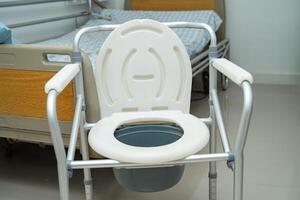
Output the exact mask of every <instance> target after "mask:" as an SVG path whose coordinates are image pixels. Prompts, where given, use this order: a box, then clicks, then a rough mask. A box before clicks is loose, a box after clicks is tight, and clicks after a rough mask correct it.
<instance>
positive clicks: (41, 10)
mask: <svg viewBox="0 0 300 200" xmlns="http://www.w3.org/2000/svg"><path fill="white" fill-rule="evenodd" d="M87 9H88V4H87V3H86V4H80V5H70V3H66V2H53V3H41V4H34V5H23V6H13V7H0V21H1V22H2V23H4V24H6V25H11V24H15V23H20V22H28V21H32V20H38V19H47V18H49V17H50V18H51V17H61V16H65V15H70V14H78V13H80V12H82V11H86V10H87ZM77 22H78V23H79V24H82V23H83V22H84V19H82V18H81V19H79V20H78V21H77ZM75 28H76V19H75V18H71V19H65V20H60V21H55V22H50V23H44V24H38V25H31V26H25V27H20V28H14V29H12V33H13V36H14V37H15V38H17V39H18V40H20V41H21V42H33V41H39V40H43V39H47V38H52V37H56V36H59V35H63V34H65V33H67V32H70V31H72V30H74V29H75Z"/></svg>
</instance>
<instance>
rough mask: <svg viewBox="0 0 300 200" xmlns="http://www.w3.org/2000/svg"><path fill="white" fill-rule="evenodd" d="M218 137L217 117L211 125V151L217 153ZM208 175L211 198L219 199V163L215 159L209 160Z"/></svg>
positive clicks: (213, 199) (212, 199)
mask: <svg viewBox="0 0 300 200" xmlns="http://www.w3.org/2000/svg"><path fill="white" fill-rule="evenodd" d="M213 118H214V117H213ZM216 139H217V138H216V125H215V119H212V124H211V127H210V141H209V153H216V151H217V145H216V143H217V140H216ZM208 177H209V200H217V163H216V162H215V161H211V162H209V174H208Z"/></svg>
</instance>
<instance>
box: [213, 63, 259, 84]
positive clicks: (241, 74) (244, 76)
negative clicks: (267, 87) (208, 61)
mask: <svg viewBox="0 0 300 200" xmlns="http://www.w3.org/2000/svg"><path fill="white" fill-rule="evenodd" d="M212 66H213V67H214V68H216V69H217V70H218V71H220V72H221V73H222V74H224V75H225V76H227V77H228V78H229V79H231V80H232V81H233V82H235V83H236V84H238V85H240V86H241V85H242V83H243V82H244V81H248V82H249V83H253V77H252V75H251V74H250V73H249V72H247V71H246V70H244V69H243V68H241V67H239V66H237V65H236V64H234V63H232V62H230V61H229V60H227V59H225V58H216V59H214V60H213V61H212Z"/></svg>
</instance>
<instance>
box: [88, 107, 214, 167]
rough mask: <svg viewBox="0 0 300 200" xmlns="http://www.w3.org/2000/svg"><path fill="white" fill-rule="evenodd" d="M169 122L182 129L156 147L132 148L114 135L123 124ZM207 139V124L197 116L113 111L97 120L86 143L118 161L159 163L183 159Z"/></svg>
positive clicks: (156, 112) (164, 112)
mask: <svg viewBox="0 0 300 200" xmlns="http://www.w3.org/2000/svg"><path fill="white" fill-rule="evenodd" d="M135 122H138V123H143V122H172V123H175V124H177V125H178V126H180V127H181V128H182V129H183V135H182V137H181V138H180V139H179V140H177V141H175V142H174V143H171V144H168V145H163V146H158V147H136V146H130V145H127V144H124V143H122V142H120V141H119V140H117V139H116V138H115V136H114V132H115V130H116V129H117V128H118V127H119V126H121V125H124V124H128V123H135ZM208 141H209V130H208V128H207V126H206V125H205V124H204V123H203V122H202V121H201V120H200V119H198V118H197V117H195V116H193V115H190V114H184V113H182V112H180V111H151V112H130V113H124V112H123V113H116V114H113V115H112V116H111V117H106V118H104V119H102V120H100V121H99V122H98V123H97V124H96V125H95V126H94V127H93V128H92V129H91V131H90V133H89V144H90V146H91V147H92V148H93V149H94V150H95V151H96V152H97V153H99V154H101V155H103V156H105V157H108V158H111V159H115V160H118V161H121V162H130V163H160V162H168V161H174V160H180V159H184V158H186V157H187V156H190V155H192V154H195V153H197V152H198V151H200V150H201V149H202V148H203V147H205V145H206V144H207V143H208Z"/></svg>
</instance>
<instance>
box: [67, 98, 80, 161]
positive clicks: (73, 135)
mask: <svg viewBox="0 0 300 200" xmlns="http://www.w3.org/2000/svg"><path fill="white" fill-rule="evenodd" d="M82 103H83V97H82V95H78V96H77V102H76V107H75V113H74V119H73V125H72V130H71V136H70V137H71V138H70V143H69V148H68V154H67V160H68V161H72V160H74V157H75V151H76V143H77V139H78V132H79V126H80V123H81V111H82Z"/></svg>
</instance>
